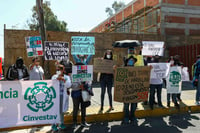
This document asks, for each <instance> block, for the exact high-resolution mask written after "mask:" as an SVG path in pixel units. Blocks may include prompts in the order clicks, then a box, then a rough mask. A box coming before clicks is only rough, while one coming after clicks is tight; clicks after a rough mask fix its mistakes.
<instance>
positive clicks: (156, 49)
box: [142, 41, 164, 56]
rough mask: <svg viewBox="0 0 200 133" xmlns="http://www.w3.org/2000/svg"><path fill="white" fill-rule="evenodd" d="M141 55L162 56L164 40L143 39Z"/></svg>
mask: <svg viewBox="0 0 200 133" xmlns="http://www.w3.org/2000/svg"><path fill="white" fill-rule="evenodd" d="M142 44H143V48H142V55H147V56H155V55H159V56H163V54H164V42H158V41H143V42H142Z"/></svg>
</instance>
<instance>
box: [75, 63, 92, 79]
mask: <svg viewBox="0 0 200 133" xmlns="http://www.w3.org/2000/svg"><path fill="white" fill-rule="evenodd" d="M92 80H93V65H80V66H72V82H80V81H92Z"/></svg>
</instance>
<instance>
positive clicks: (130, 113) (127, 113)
mask: <svg viewBox="0 0 200 133" xmlns="http://www.w3.org/2000/svg"><path fill="white" fill-rule="evenodd" d="M129 107H130V110H129ZM136 108H137V103H124V121H125V122H128V121H129V120H131V121H134V120H136V117H135V111H136Z"/></svg>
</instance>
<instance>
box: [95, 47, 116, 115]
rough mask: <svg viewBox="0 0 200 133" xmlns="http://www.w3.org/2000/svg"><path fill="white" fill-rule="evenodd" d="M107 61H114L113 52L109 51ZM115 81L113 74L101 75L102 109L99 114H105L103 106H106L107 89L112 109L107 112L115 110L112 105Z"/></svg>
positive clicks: (105, 57)
mask: <svg viewBox="0 0 200 133" xmlns="http://www.w3.org/2000/svg"><path fill="white" fill-rule="evenodd" d="M103 59H105V60H113V54H112V51H111V50H107V51H106V52H105V54H104V58H103ZM113 79H114V76H113V74H112V73H101V76H100V85H101V108H100V110H99V113H102V112H103V106H104V96H105V92H106V88H107V92H108V98H109V105H110V108H109V109H108V110H107V112H110V111H111V110H114V108H113V105H112V86H113Z"/></svg>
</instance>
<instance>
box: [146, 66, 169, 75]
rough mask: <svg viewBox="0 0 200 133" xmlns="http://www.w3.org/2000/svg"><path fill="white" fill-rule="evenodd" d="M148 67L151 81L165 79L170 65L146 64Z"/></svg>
mask: <svg viewBox="0 0 200 133" xmlns="http://www.w3.org/2000/svg"><path fill="white" fill-rule="evenodd" d="M148 66H152V69H151V76H150V78H151V79H162V78H166V77H167V76H168V74H169V69H170V63H148Z"/></svg>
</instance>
